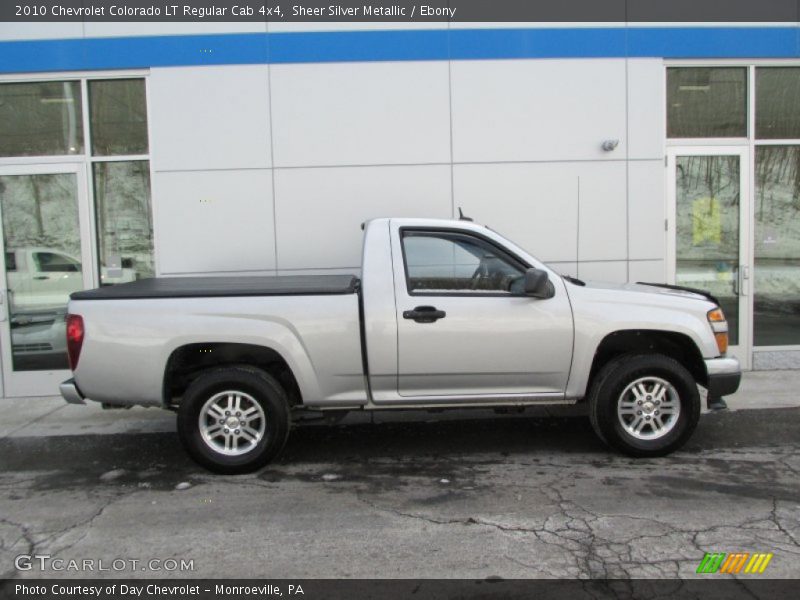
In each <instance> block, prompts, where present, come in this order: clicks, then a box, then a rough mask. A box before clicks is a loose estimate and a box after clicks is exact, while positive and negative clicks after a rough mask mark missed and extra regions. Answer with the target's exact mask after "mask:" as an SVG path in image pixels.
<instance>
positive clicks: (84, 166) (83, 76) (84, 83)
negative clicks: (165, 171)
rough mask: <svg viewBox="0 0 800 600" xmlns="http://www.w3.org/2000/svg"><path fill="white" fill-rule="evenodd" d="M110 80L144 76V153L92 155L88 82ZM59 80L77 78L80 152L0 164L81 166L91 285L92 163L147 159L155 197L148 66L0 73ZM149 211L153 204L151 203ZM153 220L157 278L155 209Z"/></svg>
mask: <svg viewBox="0 0 800 600" xmlns="http://www.w3.org/2000/svg"><path fill="white" fill-rule="evenodd" d="M111 79H143V80H144V92H145V97H144V99H145V110H146V114H147V143H148V148H147V154H120V155H112V156H100V155H98V156H95V155H93V154H92V127H91V115H90V110H91V108H90V102H91V99H90V97H89V81H104V80H111ZM54 81H55V82H60V81H77V82H79V84H80V90H81V98H82V107H83V111H82V115H81V121H80V123H81V126H82V128H83V134H84V144H83V146H84V147H83V153H82V154H63V155H47V156H13V157H0V167H3V166H9V167H15V166H31V165H37V166H39V165H41V166H43V167H46V166H47V165H52V166H53V168H57V165H78V166H79V168H80V169H81V174H80V177H81V179H83V180H84V182H85V186H86V191H85V193H86V198H87V201H88V207H81V208H80V210H81V211H84V210H88V217H89V219H88V220H89V229H90V235H91V242H90V246H91V265H92V266H91V268H90V267H89V266H88V265H84V267H86V271H87V272H91V276H92V281H93V284H94V285H97V286H100V284H101V281H102V279H101V277H100V275H101V270H102V267H101V265H100V236H99V230H98V223H97V201H96V198H95V193H94V163H98V162H128V161H147V163H148V170H149V171H150V197H151V203H152V199H153V198H154V196H155V171H154V170H153V160H152V152H153V149H152V144H153V119H152V118H151V117H152V114H153V111H152V101H151V90H150V69H124V70H113V71H112V70H97V71H73V72H58V71H51V72H43V73H34V74H31V73H8V74H3V75H0V84H2V83H45V82H54ZM151 210H152V204H151ZM151 219H152V223H153V239H152V244H153V271H154V272H153V276H154V277H159V276H160V274H161V269H160V264H159V258H158V256H159V255H158V239H157V235H156V231H157V229H158V218H157V216H156V213H155V211H153V212H152V214H151Z"/></svg>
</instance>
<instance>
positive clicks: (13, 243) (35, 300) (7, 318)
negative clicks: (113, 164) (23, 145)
mask: <svg viewBox="0 0 800 600" xmlns="http://www.w3.org/2000/svg"><path fill="white" fill-rule="evenodd" d="M88 211H89V203H88V200H87V198H86V180H85V171H84V169H83V167H82V165H73V164H68V165H58V164H55V165H26V166H19V167H0V220H2V236H0V241H2V247H3V252H2V256H1V257H0V266H1V267H2V282H1V283H0V294H1V295H0V299H2V304H3V305H2V307H0V336H2V346H1V347H2V349H3V352H2V367H3V368H2V373H3V388H4V393H5V396H51V395H57V394H58V384H59V383H60V382H61V381H63V380H64V379H66V378H67V377H68V376H69V371H68V369H69V366H68V362H67V354H66V343H65V322H64V316H65V314H66V305H67V301H68V300H69V295H70V294H71V293H72V292H75V291H78V290H82V289H86V288H89V287H92V284H93V275H92V270H93V269H92V268H91V265H92V264H93V263H92V259H91V251H92V248H91V244H90V242H89V240H90V239H91V235H90V232H89V225H88V224H89V222H90V221H89V214H88Z"/></svg>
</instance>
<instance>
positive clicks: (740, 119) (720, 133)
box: [667, 67, 747, 138]
mask: <svg viewBox="0 0 800 600" xmlns="http://www.w3.org/2000/svg"><path fill="white" fill-rule="evenodd" d="M667 136H668V137H671V138H729V137H746V136H747V69H746V68H745V67H672V68H668V69H667Z"/></svg>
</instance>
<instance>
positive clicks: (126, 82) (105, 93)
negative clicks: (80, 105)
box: [89, 79, 147, 156]
mask: <svg viewBox="0 0 800 600" xmlns="http://www.w3.org/2000/svg"><path fill="white" fill-rule="evenodd" d="M89 105H90V110H89V113H90V117H91V119H90V120H91V125H90V127H91V131H92V155H94V156H120V155H125V154H147V102H146V100H145V90H144V79H108V80H104V81H90V82H89Z"/></svg>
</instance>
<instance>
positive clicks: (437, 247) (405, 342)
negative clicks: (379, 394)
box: [392, 228, 573, 397]
mask: <svg viewBox="0 0 800 600" xmlns="http://www.w3.org/2000/svg"><path fill="white" fill-rule="evenodd" d="M392 234H393V235H392V244H393V254H394V255H395V256H396V257H397V256H398V252H399V254H400V256H401V257H402V258H401V260H396V261H395V294H396V311H397V326H398V394H399V395H400V396H404V397H409V396H448V397H459V396H462V397H464V396H505V395H508V394H515V395H517V394H518V395H527V396H529V395H536V394H542V395H545V396H550V395H560V394H563V393H564V390H565V387H566V384H567V378H568V376H569V369H570V363H571V356H572V341H573V340H572V338H573V325H572V312H571V309H570V305H569V300H568V298H567V296H566V292H565V290H564V289H563V284H562V283H561V282H560V281H554V282H553V283H554V284H555V285H554V289H555V294H554V295H553V297H551V298H547V299H539V298H533V297H530V296H525V295H523V294H522V290H521V284H522V281H524V277H523V276H524V273H525V271H526V269H527V268H528V266H529V265H527V264H525V263H524V262H523V261H522V260H521V259H520V258H519V257H516V256H514V255H512V254H511V253H510V252H508V251H507V250H506V249H504V248H503V247H502V246H500V245H499V244H498V243H497V242H495V241H493V240H491V239H490V238H489V237H484V236H482V235H480V234H478V233H474V232H471V231H467V230H458V229H429V228H399V229H397V230H395V231H393V232H392Z"/></svg>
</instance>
